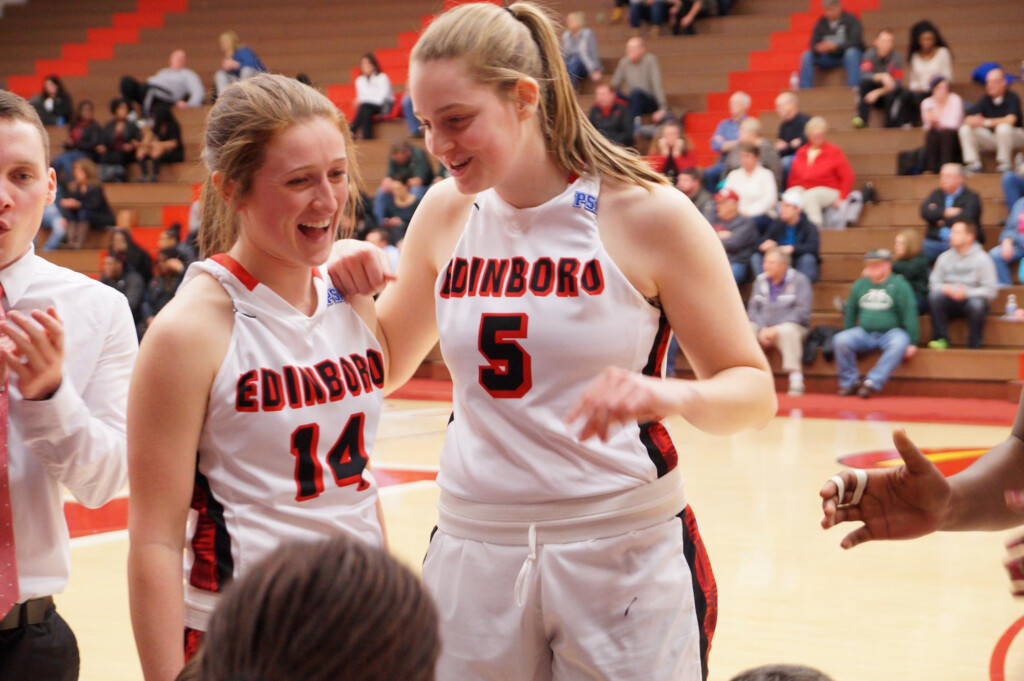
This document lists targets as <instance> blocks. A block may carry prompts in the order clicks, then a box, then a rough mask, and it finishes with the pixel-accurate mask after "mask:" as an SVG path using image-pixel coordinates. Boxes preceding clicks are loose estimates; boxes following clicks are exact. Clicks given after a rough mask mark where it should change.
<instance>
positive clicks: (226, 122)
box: [199, 73, 359, 256]
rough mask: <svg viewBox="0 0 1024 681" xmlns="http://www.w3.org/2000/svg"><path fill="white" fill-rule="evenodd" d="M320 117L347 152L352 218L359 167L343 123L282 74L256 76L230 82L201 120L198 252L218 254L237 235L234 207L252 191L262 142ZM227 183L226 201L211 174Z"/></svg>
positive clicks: (323, 101)
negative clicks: (203, 126)
mask: <svg viewBox="0 0 1024 681" xmlns="http://www.w3.org/2000/svg"><path fill="white" fill-rule="evenodd" d="M315 118H325V119H327V120H328V121H330V122H331V123H333V124H335V125H337V126H338V130H340V131H341V134H342V135H343V136H344V137H345V148H346V149H347V150H348V202H347V203H346V204H345V208H344V212H345V215H346V216H348V217H351V218H354V217H355V206H356V205H357V203H358V199H359V171H358V167H357V166H356V155H355V150H354V149H353V147H352V134H351V132H350V131H349V127H348V123H347V122H346V121H345V118H344V116H342V114H341V112H340V111H338V109H337V107H335V106H334V104H332V103H331V101H330V100H329V99H327V97H325V96H324V95H322V94H321V93H319V92H317V91H316V90H314V89H313V88H311V87H309V86H308V85H303V84H302V83H300V82H299V81H297V80H293V79H292V78H288V77H286V76H280V75H273V74H266V73H264V74H260V75H258V76H255V77H253V78H249V79H247V80H243V81H239V82H237V83H233V84H232V85H231V86H230V87H228V88H227V89H226V90H224V92H223V93H221V95H220V96H219V97H217V103H216V104H214V106H213V108H212V109H211V110H210V114H209V116H208V117H207V119H206V135H205V138H204V140H203V152H202V159H203V163H205V164H206V168H207V170H209V175H208V176H207V178H206V182H205V183H204V184H203V191H202V194H201V196H200V199H199V200H200V208H201V213H202V221H201V223H200V227H199V247H200V251H201V253H202V255H204V256H207V255H212V254H214V253H222V252H224V251H227V250H228V249H230V248H231V246H232V245H234V243H235V239H237V238H238V216H237V214H236V211H235V205H236V204H237V201H238V200H239V199H242V198H244V197H245V196H246V195H247V194H248V193H249V191H250V190H251V189H252V179H253V175H255V173H256V171H257V170H259V168H260V166H262V165H263V160H264V154H265V152H266V148H267V145H268V144H270V143H271V142H272V141H273V140H274V138H275V137H276V136H277V135H279V134H280V133H282V132H284V131H285V130H287V129H288V128H290V127H292V126H293V125H298V124H300V123H305V122H307V121H310V120H313V119H315ZM215 172H216V173H219V174H220V176H221V178H222V180H224V181H231V182H232V183H233V185H234V187H235V188H234V190H233V191H232V195H231V202H230V203H228V202H227V201H225V199H224V197H223V195H222V194H221V193H220V192H218V191H217V189H216V188H215V187H214V185H213V173H215Z"/></svg>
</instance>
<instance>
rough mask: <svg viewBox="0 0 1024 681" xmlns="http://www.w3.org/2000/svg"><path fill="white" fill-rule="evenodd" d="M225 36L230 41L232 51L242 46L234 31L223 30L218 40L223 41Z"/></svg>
mask: <svg viewBox="0 0 1024 681" xmlns="http://www.w3.org/2000/svg"><path fill="white" fill-rule="evenodd" d="M225 38H227V39H228V41H230V43H231V50H232V51H234V50H237V49H238V48H239V47H241V46H242V42H241V40H240V39H239V37H238V34H237V33H235V32H234V31H224V32H223V33H221V34H220V36H219V40H220V41H222V42H223V40H224V39H225Z"/></svg>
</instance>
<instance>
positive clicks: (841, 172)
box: [788, 116, 853, 227]
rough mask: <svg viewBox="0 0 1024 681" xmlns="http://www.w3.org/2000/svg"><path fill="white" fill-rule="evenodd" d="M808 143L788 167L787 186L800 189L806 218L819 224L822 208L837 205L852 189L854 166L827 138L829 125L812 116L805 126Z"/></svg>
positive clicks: (821, 217) (819, 225)
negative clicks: (851, 165)
mask: <svg viewBox="0 0 1024 681" xmlns="http://www.w3.org/2000/svg"><path fill="white" fill-rule="evenodd" d="M804 134H805V135H807V144H805V145H803V146H802V147H800V148H799V149H797V152H796V157H795V158H794V159H793V165H792V166H790V169H789V180H788V186H789V189H796V190H798V191H802V192H803V195H804V196H803V199H804V213H806V214H807V219H808V220H810V221H811V222H813V223H814V224H815V225H816V226H817V227H821V225H822V221H823V220H824V215H825V209H826V208H829V207H837V208H838V207H839V206H840V205H841V204H842V202H843V199H845V198H846V197H847V196H848V195H849V194H850V192H851V191H852V190H853V168H852V167H850V162H849V160H847V158H846V154H844V153H843V150H842V149H840V148H839V147H837V146H836V145H834V144H832V143H830V142H828V141H826V137H827V136H828V124H827V123H825V119H824V118H822V117H820V116H815V117H814V118H812V119H811V120H809V121H807V125H806V126H805V128H804Z"/></svg>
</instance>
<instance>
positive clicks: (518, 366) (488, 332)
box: [479, 314, 533, 398]
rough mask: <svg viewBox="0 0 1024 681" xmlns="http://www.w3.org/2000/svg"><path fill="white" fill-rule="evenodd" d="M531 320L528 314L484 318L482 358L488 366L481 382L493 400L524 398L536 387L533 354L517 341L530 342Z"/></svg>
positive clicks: (481, 331) (481, 326)
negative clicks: (528, 334) (534, 385)
mask: <svg viewBox="0 0 1024 681" xmlns="http://www.w3.org/2000/svg"><path fill="white" fill-rule="evenodd" d="M529 322H530V318H529V317H528V316H527V315H525V314H485V315H482V316H481V317H480V340H479V347H480V354H481V355H483V356H484V357H486V358H487V361H488V364H485V365H483V366H481V367H480V371H479V380H480V385H482V386H483V388H484V390H486V391H487V392H488V393H489V394H490V395H491V397H498V398H508V397H513V398H515V397H522V396H523V395H525V394H526V393H527V392H529V390H530V388H532V387H533V370H532V368H531V361H530V354H529V353H528V352H526V351H525V350H523V347H522V346H521V345H519V343H517V342H516V341H515V339H516V338H526V331H527V328H528V326H529Z"/></svg>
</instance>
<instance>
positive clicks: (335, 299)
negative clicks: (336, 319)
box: [327, 286, 345, 307]
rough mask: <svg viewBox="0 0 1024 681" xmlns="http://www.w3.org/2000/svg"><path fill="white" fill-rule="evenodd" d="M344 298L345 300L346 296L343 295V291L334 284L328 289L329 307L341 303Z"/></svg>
mask: <svg viewBox="0 0 1024 681" xmlns="http://www.w3.org/2000/svg"><path fill="white" fill-rule="evenodd" d="M343 300H345V296H343V295H341V292H340V291H339V290H338V289H336V288H334V287H333V286H332V287H331V288H329V289H327V307H330V306H331V305H334V304H335V303H340V302H341V301H343Z"/></svg>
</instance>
